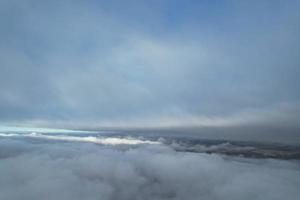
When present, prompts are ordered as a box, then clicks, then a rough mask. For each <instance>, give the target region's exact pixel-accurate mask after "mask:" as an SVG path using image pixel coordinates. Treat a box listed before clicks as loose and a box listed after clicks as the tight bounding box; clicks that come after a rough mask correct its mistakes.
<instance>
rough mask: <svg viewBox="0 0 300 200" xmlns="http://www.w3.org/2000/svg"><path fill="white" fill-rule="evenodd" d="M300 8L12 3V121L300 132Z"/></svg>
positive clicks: (8, 120)
mask: <svg viewBox="0 0 300 200" xmlns="http://www.w3.org/2000/svg"><path fill="white" fill-rule="evenodd" d="M299 6H300V2H299V1H293V0H290V1H276V0H275V1H192V0H190V1H171V0H163V1H96V0H94V1H71V0H63V1H33V0H32V1H31V0H29V1H14V0H9V1H8V0H2V1H1V2H0V14H1V18H0V23H1V29H0V37H1V43H0V52H1V53H0V70H1V73H0V91H1V92H0V110H1V112H0V122H1V124H5V125H6V124H29V125H33V126H55V125H58V126H74V124H76V125H77V126H79V127H80V126H85V127H87V126H90V127H105V126H113V127H124V126H125V127H172V126H176V127H178V126H184V127H189V126H200V127H201V126H217V127H219V126H238V125H241V124H243V125H247V126H251V125H253V124H255V125H258V124H259V125H261V124H267V125H268V126H278V124H280V127H281V128H282V127H284V130H287V131H288V130H290V129H293V132H299V131H298V130H299V127H298V125H297V124H298V121H299V105H300V104H299V100H300V92H299V85H300V81H299V80H300V79H299V75H300V69H299V63H300V59H299V52H300V51H299V50H300V49H299V47H300V45H299V44H300V38H299V35H300V16H299ZM279 122H280V123H279Z"/></svg>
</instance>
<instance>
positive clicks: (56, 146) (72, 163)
mask: <svg viewBox="0 0 300 200" xmlns="http://www.w3.org/2000/svg"><path fill="white" fill-rule="evenodd" d="M0 148H1V151H0V152H1V160H0V162H1V165H0V176H1V179H0V193H1V197H2V198H3V199H10V200H17V199H25V200H27V199H30V200H34V199H41V198H43V199H49V200H50V199H56V200H57V199H58V200H59V199H64V200H68V199H73V200H76V199H91V200H92V199H124V200H126V199H131V200H132V199H174V200H175V199H188V200H189V199H199V198H200V199H231V200H232V199H272V200H273V199H282V198H288V199H291V200H293V199H298V197H299V195H300V194H299V190H298V185H299V184H300V182H299V180H300V179H299V177H300V174H299V163H298V162H294V161H280V160H272V159H261V160H256V159H243V158H229V157H222V156H218V155H209V154H201V153H200V154H199V153H187V152H175V151H174V150H172V149H170V148H169V147H167V146H164V145H155V144H150V145H149V144H144V145H140V146H137V147H134V148H133V147H128V148H125V149H119V148H117V147H115V146H109V145H108V146H102V145H96V144H91V143H73V142H68V143H56V142H54V141H53V140H52V142H50V143H48V142H46V141H45V142H38V143H32V142H30V141H26V140H23V139H21V140H20V139H19V140H12V139H8V138H7V139H3V138H2V139H1V140H0ZM3 152H4V153H3ZM2 154H5V155H2Z"/></svg>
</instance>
